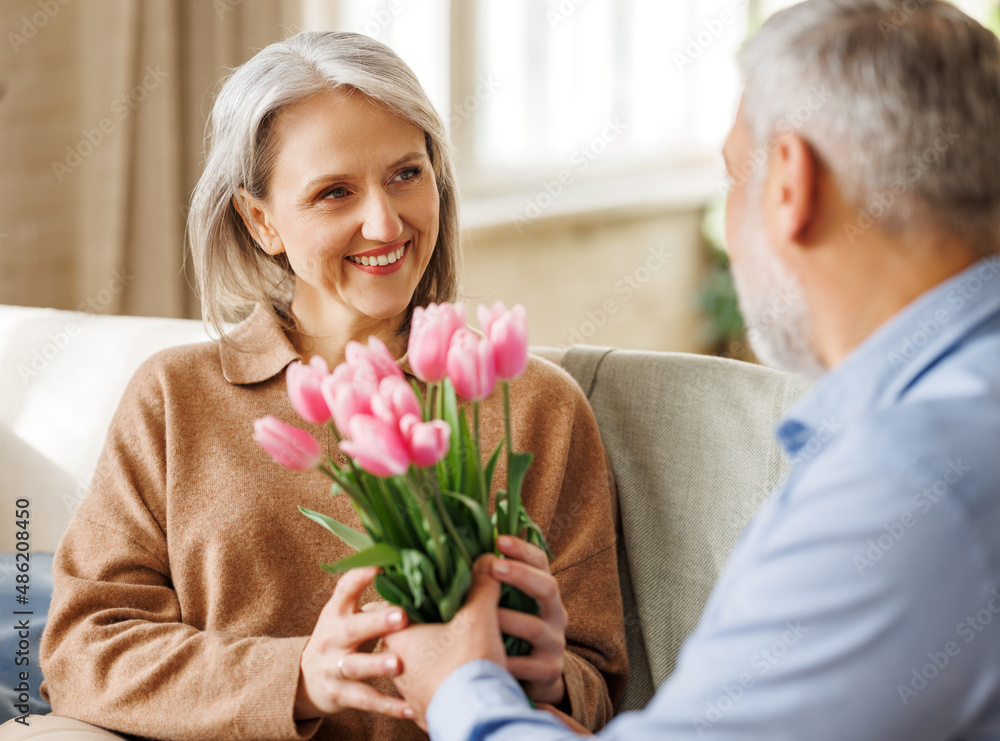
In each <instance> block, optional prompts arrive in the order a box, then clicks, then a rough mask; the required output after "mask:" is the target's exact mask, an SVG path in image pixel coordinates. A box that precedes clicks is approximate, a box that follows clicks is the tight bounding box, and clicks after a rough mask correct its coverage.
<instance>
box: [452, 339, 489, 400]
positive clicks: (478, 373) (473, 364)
mask: <svg viewBox="0 0 1000 741" xmlns="http://www.w3.org/2000/svg"><path fill="white" fill-rule="evenodd" d="M448 378H450V379H451V382H452V383H453V384H454V386H455V392H456V393H457V394H458V395H459V396H461V397H462V398H463V399H467V400H469V401H479V400H480V399H485V398H486V397H487V396H489V395H490V394H491V393H493V388H494V387H495V386H496V382H497V371H496V361H495V360H494V357H493V347H492V346H491V345H490V341H489V340H487V339H486V338H485V337H480V336H479V335H477V334H476V333H475V332H473V331H472V330H470V329H468V328H466V327H463V328H461V329H459V330H458V331H457V332H455V336H454V337H452V339H451V346H450V347H449V348H448Z"/></svg>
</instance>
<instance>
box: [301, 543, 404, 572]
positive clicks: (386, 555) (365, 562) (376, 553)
mask: <svg viewBox="0 0 1000 741" xmlns="http://www.w3.org/2000/svg"><path fill="white" fill-rule="evenodd" d="M398 565H399V551H398V550H396V549H395V548H393V547H392V546H391V545H389V544H388V543H377V544H376V545H373V546H372V547H371V548H367V549H365V550H363V551H360V552H359V553H355V554H354V555H353V556H348V557H347V558H342V559H340V560H339V561H337V562H336V563H324V564H320V566H321V567H322V568H323V570H324V571H329V572H330V573H331V574H339V573H340V572H342V571H350V570H351V569H360V568H365V567H368V566H379V567H381V568H386V567H388V566H398Z"/></svg>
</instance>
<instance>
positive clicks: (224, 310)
mask: <svg viewBox="0 0 1000 741" xmlns="http://www.w3.org/2000/svg"><path fill="white" fill-rule="evenodd" d="M338 87H345V88H349V89H354V90H357V91H359V92H361V93H363V94H364V95H366V96H368V97H369V98H372V99H373V100H375V101H378V102H379V103H380V104H381V105H383V106H385V107H386V108H387V109H388V110H390V111H392V112H393V113H395V114H396V115H398V116H400V117H401V118H404V119H406V120H407V121H409V122H410V123H412V124H413V125H415V126H417V127H418V128H420V129H421V130H422V131H423V132H424V137H425V140H426V143H427V154H428V156H429V157H430V159H431V163H432V167H433V170H434V176H435V179H436V180H437V189H438V202H439V211H440V215H439V224H438V238H437V243H436V245H435V248H434V253H433V255H432V256H431V259H430V262H429V264H428V265H427V270H426V272H425V273H424V275H423V277H422V278H421V281H420V283H419V285H418V286H417V288H416V291H415V292H414V295H413V299H412V301H411V304H410V308H411V310H412V307H413V306H426V305H427V304H429V303H431V302H437V303H440V302H442V301H452V300H454V299H455V296H456V294H457V292H458V271H459V260H460V254H459V234H458V202H457V197H456V192H455V188H456V186H455V176H454V165H453V160H454V155H453V151H452V147H451V143H450V142H449V140H448V137H447V134H446V132H445V129H444V124H443V123H442V122H441V119H440V117H439V116H438V114H437V112H436V111H435V110H434V107H433V106H432V105H431V102H430V100H429V99H428V98H427V95H426V93H424V90H423V88H422V87H421V86H420V83H419V82H418V81H417V78H416V77H415V76H414V74H413V72H412V71H411V70H410V68H409V67H408V66H407V65H406V63H405V62H403V60H402V59H400V58H399V57H398V56H397V55H396V54H395V52H393V51H392V50H391V49H390V48H389V47H387V46H386V45H384V44H382V43H380V42H378V41H375V40H374V39H371V38H369V37H367V36H363V35H361V34H355V33H334V32H313V31H310V32H304V33H299V34H296V35H295V36H292V37H290V38H288V39H286V40H284V41H279V42H276V43H273V44H271V45H270V46H268V47H266V48H264V49H263V50H261V51H260V52H258V53H257V54H256V55H255V56H254V57H253V58H252V59H250V60H249V61H248V62H246V63H245V64H243V65H242V66H240V67H238V68H237V69H236V70H234V71H233V72H232V74H231V75H230V76H229V78H228V79H227V80H226V81H225V83H224V84H223V86H222V89H221V91H220V92H219V95H218V98H217V99H216V101H215V104H214V106H213V107H212V113H211V115H210V116H209V120H208V127H207V131H208V134H207V136H206V150H207V157H206V162H205V170H204V172H203V173H202V176H201V178H200V179H199V181H198V185H197V186H196V187H195V189H194V193H193V195H192V198H191V211H190V213H189V215H188V238H189V240H190V246H191V252H192V255H193V258H194V267H195V275H196V278H197V284H198V291H199V295H200V296H201V301H202V314H203V317H204V319H205V321H206V322H208V323H209V324H210V325H211V326H212V327H213V328H214V329H215V331H216V332H218V333H219V335H220V336H221V337H223V338H224V339H228V337H227V335H226V332H225V328H224V325H225V323H227V322H232V321H238V320H240V319H242V318H244V317H245V316H247V314H248V313H249V312H250V311H251V310H252V308H253V306H254V305H255V304H260V305H261V306H263V307H264V308H265V309H267V310H269V311H271V312H272V314H273V315H274V316H275V318H276V319H278V318H279V317H278V314H279V313H280V314H286V315H287V312H288V307H289V305H290V303H291V298H292V291H293V289H294V284H295V281H294V274H293V272H292V269H291V266H290V265H289V263H288V258H287V257H286V256H285V255H284V254H280V255H276V256H271V255H268V254H267V253H266V252H264V250H262V249H261V248H260V247H258V246H257V243H256V241H255V240H254V237H253V235H251V233H250V232H249V231H248V229H247V227H246V225H245V224H244V222H243V219H242V218H241V217H240V213H239V211H238V210H237V202H238V200H239V199H240V198H241V196H240V189H241V188H245V189H246V191H247V193H249V194H250V195H251V196H253V197H254V198H257V199H264V198H266V197H267V195H268V184H269V182H270V179H271V171H272V169H273V167H274V161H275V155H276V152H275V145H274V137H273V136H272V129H273V126H274V121H275V119H276V118H277V116H278V114H279V113H280V112H281V111H282V110H283V109H284V108H286V107H287V106H289V105H292V104H293V103H296V102H298V101H300V100H304V99H305V98H308V97H310V96H312V95H316V94H317V93H321V92H323V91H325V90H331V89H334V88H338ZM240 203H242V201H240ZM275 309H277V313H276V312H275ZM282 321H283V323H285V324H286V326H287V320H282ZM408 321H409V318H407V322H408Z"/></svg>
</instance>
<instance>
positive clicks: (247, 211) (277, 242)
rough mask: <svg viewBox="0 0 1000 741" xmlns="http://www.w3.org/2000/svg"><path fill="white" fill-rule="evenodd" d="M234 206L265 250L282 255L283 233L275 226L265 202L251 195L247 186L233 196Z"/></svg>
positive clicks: (283, 248)
mask: <svg viewBox="0 0 1000 741" xmlns="http://www.w3.org/2000/svg"><path fill="white" fill-rule="evenodd" d="M233 206H234V207H235V208H236V211H237V212H238V213H239V215H240V218H242V219H243V223H244V224H245V225H246V228H247V230H248V231H249V232H250V234H251V235H252V236H253V238H254V240H255V241H256V242H257V244H258V246H260V248H261V249H262V250H264V252H266V253H267V254H269V255H280V254H281V253H282V252H284V251H285V245H284V244H283V243H282V241H281V235H280V234H278V232H277V230H276V229H275V228H274V225H273V224H272V222H271V218H270V216H269V215H268V212H267V209H266V208H265V206H264V204H263V203H261V202H260V201H258V200H257V199H256V198H254V197H253V196H252V195H250V193H249V192H247V190H246V188H240V191H239V194H238V195H236V196H234V197H233Z"/></svg>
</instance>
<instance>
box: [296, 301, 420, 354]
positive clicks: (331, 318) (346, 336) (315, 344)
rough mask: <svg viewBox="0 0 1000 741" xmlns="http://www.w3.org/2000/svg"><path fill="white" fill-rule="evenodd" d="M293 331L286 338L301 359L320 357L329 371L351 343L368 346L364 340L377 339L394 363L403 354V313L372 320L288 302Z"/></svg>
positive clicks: (321, 306)
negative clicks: (394, 359) (393, 359)
mask: <svg viewBox="0 0 1000 741" xmlns="http://www.w3.org/2000/svg"><path fill="white" fill-rule="evenodd" d="M291 315H292V320H293V321H294V323H295V327H294V329H293V330H292V331H291V332H290V333H289V339H290V340H291V342H292V344H293V345H294V346H295V349H296V350H298V351H299V354H300V355H301V356H302V358H303V359H304V360H305V361H307V362H308V360H309V359H310V358H311V357H312V356H314V355H320V356H321V357H323V359H325V360H326V362H327V364H328V365H329V366H330V368H331V369H333V368H335V367H336V366H338V365H340V364H341V363H342V362H344V358H345V349H346V347H347V343H348V342H350V341H351V340H354V341H355V342H360V343H361V344H363V345H367V344H368V338H369V337H371V336H373V335H374V336H375V337H378V338H379V339H380V340H382V342H384V343H385V345H386V347H387V348H389V352H391V353H392V356H393V357H394V358H396V359H397V360H398V359H399V358H401V357H402V356H403V355H404V354H405V353H406V338H405V337H403V336H401V328H402V326H403V322H404V320H405V318H406V312H405V311H404V312H403V313H402V314H399V315H398V316H395V317H392V318H391V319H376V318H374V317H370V316H365V315H364V314H359V313H358V312H354V311H351V310H349V309H347V308H346V307H344V306H341V305H339V304H336V305H330V304H328V303H325V302H324V303H320V304H319V305H315V304H314V303H313V302H311V301H300V300H298V296H296V298H295V299H293V300H292V305H291Z"/></svg>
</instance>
